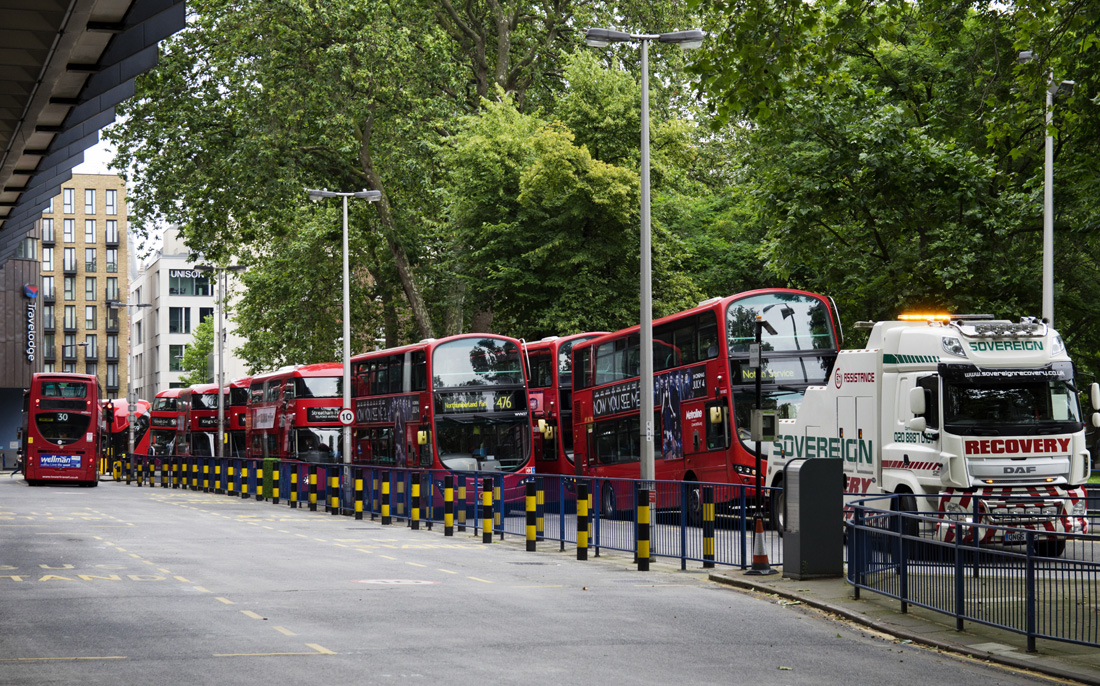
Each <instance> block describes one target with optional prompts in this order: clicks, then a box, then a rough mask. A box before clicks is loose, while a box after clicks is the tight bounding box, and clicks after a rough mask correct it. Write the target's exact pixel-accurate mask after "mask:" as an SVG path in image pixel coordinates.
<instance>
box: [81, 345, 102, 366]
mask: <svg viewBox="0 0 1100 686" xmlns="http://www.w3.org/2000/svg"><path fill="white" fill-rule="evenodd" d="M97 360H99V347H98V346H94V345H86V346H84V361H85V362H95V361H97Z"/></svg>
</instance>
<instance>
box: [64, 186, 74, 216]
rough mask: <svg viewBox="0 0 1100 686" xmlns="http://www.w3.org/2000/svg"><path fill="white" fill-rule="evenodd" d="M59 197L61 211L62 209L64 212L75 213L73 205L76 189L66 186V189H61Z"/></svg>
mask: <svg viewBox="0 0 1100 686" xmlns="http://www.w3.org/2000/svg"><path fill="white" fill-rule="evenodd" d="M61 197H62V208H61V209H62V211H64V212H65V214H75V213H76V207H75V205H76V191H75V190H73V189H72V188H66V189H64V190H62V191H61Z"/></svg>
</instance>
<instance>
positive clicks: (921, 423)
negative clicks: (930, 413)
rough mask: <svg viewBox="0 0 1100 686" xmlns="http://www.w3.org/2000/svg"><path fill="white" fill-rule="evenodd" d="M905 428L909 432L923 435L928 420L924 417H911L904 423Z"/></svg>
mask: <svg viewBox="0 0 1100 686" xmlns="http://www.w3.org/2000/svg"><path fill="white" fill-rule="evenodd" d="M918 390H919V389H918ZM905 428H906V429H909V430H910V431H916V432H917V433H924V431H925V429H927V428H928V420H927V419H925V418H924V417H913V418H912V419H910V420H909V421H907V422H905Z"/></svg>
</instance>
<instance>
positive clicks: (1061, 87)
mask: <svg viewBox="0 0 1100 686" xmlns="http://www.w3.org/2000/svg"><path fill="white" fill-rule="evenodd" d="M1076 85H1077V82H1076V81H1062V82H1061V83H1052V84H1050V86H1049V87H1048V88H1047V90H1048V91H1050V94H1051V95H1052V96H1054V97H1055V98H1057V99H1059V100H1065V99H1066V98H1068V97H1069V96H1071V95H1073V87H1074V86H1076Z"/></svg>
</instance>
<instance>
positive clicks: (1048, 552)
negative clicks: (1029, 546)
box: [1035, 538, 1066, 557]
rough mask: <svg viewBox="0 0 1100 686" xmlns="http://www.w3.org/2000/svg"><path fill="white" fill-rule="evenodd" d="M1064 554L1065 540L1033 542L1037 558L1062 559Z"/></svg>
mask: <svg viewBox="0 0 1100 686" xmlns="http://www.w3.org/2000/svg"><path fill="white" fill-rule="evenodd" d="M1064 552H1066V539H1064V538H1059V539H1056V540H1045V541H1035V554H1036V555H1038V556H1039V557H1062V553H1064Z"/></svg>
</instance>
